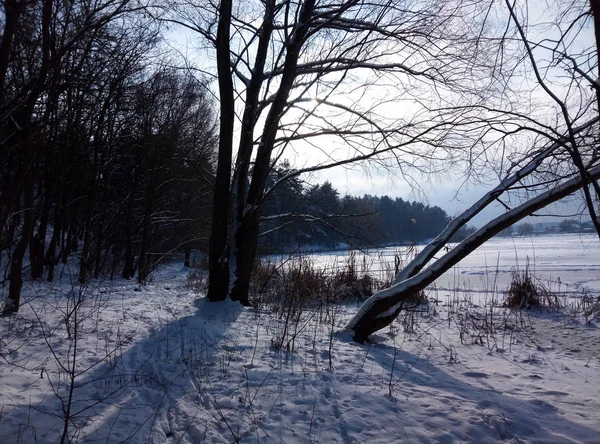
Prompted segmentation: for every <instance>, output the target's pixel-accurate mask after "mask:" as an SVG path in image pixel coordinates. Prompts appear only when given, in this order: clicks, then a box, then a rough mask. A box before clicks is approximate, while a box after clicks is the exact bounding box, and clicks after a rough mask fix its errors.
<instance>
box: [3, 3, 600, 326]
mask: <svg viewBox="0 0 600 444" xmlns="http://www.w3.org/2000/svg"><path fill="white" fill-rule="evenodd" d="M597 7H598V5H597V4H596V2H595V1H591V2H590V3H589V5H588V3H587V2H580V3H578V6H577V8H573V9H569V10H564V8H562V7H561V6H560V5H555V6H553V7H548V8H547V9H546V11H545V13H547V14H548V15H549V16H555V21H554V23H555V25H553V26H554V28H553V32H554V33H556V34H557V35H560V36H561V37H560V38H559V39H558V40H557V43H556V44H557V45H558V46H560V47H561V48H562V49H561V50H560V51H558V50H555V49H552V47H551V46H548V44H547V42H546V41H545V40H544V37H543V35H544V32H545V29H544V26H545V23H546V22H544V21H542V22H538V21H536V20H534V19H533V18H529V17H528V16H527V14H526V9H524V6H522V5H514V4H511V3H510V2H506V4H496V3H495V2H489V3H488V2H474V3H472V4H471V3H469V4H463V3H462V2H456V3H455V2H454V1H450V0H449V1H447V2H439V4H436V5H435V7H433V5H430V4H429V3H427V2H419V1H414V2H408V3H407V5H406V7H403V6H402V5H397V4H388V3H386V2H375V3H373V4H371V3H364V2H361V1H358V0H349V1H348V2H345V1H344V2H341V3H337V2H328V1H323V2H322V1H316V0H306V1H303V2H300V3H294V2H287V1H283V2H277V1H276V0H267V1H266V2H264V3H261V2H256V3H251V4H248V5H245V6H244V7H242V6H241V5H238V4H237V3H234V2H233V0H222V1H221V2H220V3H219V4H213V3H210V2H206V3H205V2H202V1H191V2H185V3H181V2H177V1H169V0H165V1H162V2H156V3H153V2H145V1H140V0H103V1H88V0H81V1H74V2H52V1H44V2H29V1H23V0H6V1H5V2H4V4H3V10H2V12H3V16H2V25H3V27H2V40H1V42H0V97H1V105H0V136H1V137H0V145H1V146H2V151H1V158H0V168H1V171H2V173H1V178H0V180H1V182H2V187H1V194H0V230H1V236H2V237H1V242H0V249H1V253H2V255H1V261H2V262H1V263H0V266H1V269H2V271H3V283H4V284H5V286H6V285H8V292H7V296H6V299H5V304H4V309H3V312H4V313H5V314H10V313H14V312H16V311H18V309H19V305H20V292H21V288H22V286H23V280H24V276H25V275H27V276H28V279H29V278H31V279H38V278H41V277H45V278H47V279H48V280H53V279H54V274H55V268H56V265H57V264H59V263H63V264H67V263H69V258H70V257H72V258H73V259H74V260H75V262H73V264H75V263H76V267H77V268H78V270H77V276H78V281H79V282H81V283H85V282H87V281H88V280H89V279H92V278H97V277H100V276H109V277H114V276H122V277H124V278H126V279H130V278H134V277H135V278H136V279H137V281H139V282H140V283H144V282H147V281H148V279H149V277H150V275H151V272H152V270H153V269H154V268H155V267H156V265H157V264H159V263H160V261H161V259H163V258H164V257H167V256H168V255H170V254H172V253H175V252H182V251H183V252H189V251H190V250H192V249H200V250H204V251H206V252H207V256H208V290H207V298H208V299H209V300H210V301H221V300H224V299H231V300H234V301H240V302H241V303H242V304H243V305H247V304H248V291H249V285H250V279H251V276H252V272H253V269H254V267H255V264H256V258H257V255H258V254H260V253H262V252H275V251H290V250H292V251H293V250H294V249H297V248H302V247H304V246H321V247H326V248H334V247H337V246H341V245H355V246H361V247H363V246H376V245H389V244H394V243H411V242H420V241H425V240H432V242H431V243H430V244H429V245H428V246H427V248H425V249H424V250H423V252H422V254H421V255H420V256H419V257H418V258H415V261H414V262H413V263H411V264H410V265H409V266H407V267H406V268H405V269H404V270H403V271H402V272H401V273H399V274H398V276H397V277H396V280H395V284H398V283H400V282H402V281H407V282H408V280H410V282H412V283H411V284H408V283H406V285H407V286H408V287H407V289H405V290H400V288H404V287H398V286H396V285H394V288H393V290H392V289H390V292H391V293H388V292H385V291H384V292H383V293H382V294H381V295H379V296H377V295H376V296H377V297H376V298H375V299H373V300H372V301H371V302H370V303H369V304H367V305H366V306H365V309H364V311H361V312H360V316H362V317H363V319H362V321H361V322H360V323H358V324H356V323H355V322H353V323H352V324H351V325H352V328H353V329H354V330H355V331H357V337H364V336H366V335H367V334H368V332H370V331H372V330H373V329H377V328H380V327H381V325H383V324H385V323H386V322H388V321H391V320H393V319H394V318H395V316H396V315H397V314H398V313H399V311H400V310H401V308H402V303H401V300H402V299H403V298H404V297H408V296H409V293H411V292H414V291H417V292H418V291H420V288H421V287H423V286H426V285H427V284H428V283H431V282H432V281H433V280H435V276H437V275H439V273H443V272H444V270H446V269H447V267H451V266H452V265H453V264H455V263H456V262H457V261H460V260H461V258H464V257H465V256H467V255H468V254H470V253H471V252H472V251H473V250H474V249H476V248H477V247H478V246H479V245H481V244H482V243H484V242H485V241H486V240H488V239H490V238H491V237H493V236H494V235H496V234H498V233H500V232H502V231H503V230H505V229H506V228H508V227H510V226H511V225H513V224H515V223H517V222H519V221H520V220H521V219H523V218H524V217H526V216H528V215H530V214H532V213H535V212H536V211H538V210H540V209H542V208H544V207H546V206H548V205H550V204H552V203H554V202H556V201H558V200H560V199H562V198H565V197H567V196H570V195H572V194H573V193H576V192H577V193H580V194H579V196H580V197H579V198H580V201H581V202H582V203H583V204H582V208H583V209H582V211H585V212H586V213H587V214H588V215H589V219H590V221H591V223H592V227H593V229H594V230H595V231H596V232H597V233H600V220H599V217H598V209H597V201H598V196H600V185H599V184H598V177H600V165H599V164H598V162H599V156H598V151H597V148H596V145H595V142H594V141H595V140H596V139H597V129H598V119H599V118H598V112H597V106H598V104H599V103H600V86H599V85H598V83H597V81H596V80H594V79H596V78H597V77H598V75H597V74H598V63H597V58H596V56H595V54H596V53H597V47H598V46H599V44H596V43H598V42H600V40H596V43H594V41H593V40H592V39H590V38H589V37H590V36H591V35H592V34H593V33H594V32H595V35H596V36H598V35H600V31H599V30H600V21H598V17H597V16H598V14H595V12H594V11H596V9H597ZM577 11H583V12H582V13H581V14H577V13H576V12H577ZM492 24H493V25H494V26H490V25H492ZM496 25H498V26H496ZM257 26H258V27H257ZM528 27H529V28H528ZM502 29H503V31H502ZM527 29H530V30H531V33H530V34H528V33H527ZM177 32H178V33H180V34H179V36H180V37H181V33H184V34H185V36H186V38H189V39H192V41H194V42H196V44H197V46H195V48H196V50H197V51H198V54H197V55H196V56H195V57H186V54H185V53H184V52H182V51H181V50H180V49H179V48H178V47H177V46H176V44H175V43H174V40H173V38H174V37H173V36H174V34H173V33H177ZM175 40H177V39H176V38H175ZM584 42H585V43H584ZM582 48H584V49H582ZM532 91H534V92H535V93H534V94H533V95H532ZM308 149H310V150H311V151H310V152H311V155H310V156H307V157H306V158H305V154H304V155H303V154H302V153H307V152H309V151H307V150H308ZM308 161H312V163H310V162H308ZM354 165H367V166H365V168H367V167H368V165H372V166H375V167H376V168H379V170H381V169H383V170H384V171H387V172H389V174H393V175H397V176H399V177H401V179H402V180H403V181H405V182H406V183H407V184H409V185H410V186H411V187H413V189H416V190H420V189H422V188H421V182H422V181H427V180H431V178H432V177H441V178H446V179H453V180H454V179H458V180H461V181H463V183H464V184H467V183H470V184H473V185H478V184H479V185H484V188H482V190H491V191H488V192H485V193H482V197H481V198H480V199H479V200H478V201H476V202H475V203H473V204H472V206H471V207H470V208H468V209H467V210H465V211H464V212H463V213H462V214H460V215H457V216H455V215H453V218H452V219H449V218H448V216H447V215H446V214H445V213H444V212H443V211H442V210H441V209H440V208H437V207H432V208H430V207H427V206H425V205H423V204H420V203H415V202H406V201H404V200H402V199H390V198H389V197H387V196H383V197H374V196H369V195H365V196H362V197H352V196H340V195H339V193H338V192H337V191H336V190H335V189H334V188H333V187H332V185H331V184H330V183H329V182H324V183H322V184H310V183H304V182H303V179H302V178H303V177H304V178H306V177H310V175H311V173H315V172H323V171H327V170H328V169H330V168H340V167H350V166H354ZM492 203H494V204H499V205H501V206H503V207H504V209H505V214H504V215H502V216H500V217H498V218H496V219H494V220H492V221H491V222H489V223H488V224H486V225H485V226H484V227H481V228H480V229H479V230H473V229H470V228H468V225H467V224H468V223H469V222H470V221H471V219H472V218H473V217H474V216H475V215H477V214H478V213H479V212H481V211H482V210H483V209H484V208H486V207H487V206H489V205H491V204H492ZM433 238H435V239H434V240H433ZM457 240H460V241H461V243H460V245H459V247H458V248H457V249H456V250H455V251H454V252H452V253H450V254H448V255H446V256H444V257H441V258H439V259H440V260H439V261H438V262H437V263H436V265H435V266H432V267H430V269H429V270H428V271H427V272H426V273H425V271H424V270H423V267H424V265H425V264H426V263H428V262H429V261H430V260H431V259H432V258H434V257H435V254H436V253H437V252H439V251H440V250H441V249H442V248H444V246H445V245H446V244H447V243H448V242H450V241H457ZM447 253H448V251H447ZM421 271H423V272H424V273H425V274H420V272H421ZM413 278H414V280H411V279H413ZM413 285H416V287H415V286H413ZM388 294H389V295H390V297H387V296H386V295H388ZM381 299H384V300H385V302H384V303H382V302H381ZM373 304H375V305H377V306H378V308H377V310H375V311H379V312H380V313H379V314H376V313H374V312H370V314H368V315H367V314H366V312H369V310H370V309H373ZM390 310H391V311H390ZM383 314H385V316H383ZM360 316H359V317H360ZM381 316H383V317H384V318H385V322H383V321H382V322H381V323H379V321H377V322H375V321H373V319H380V320H381V318H380V317H381ZM357 321H358V318H357ZM363 321H364V323H366V324H365V327H364V331H361V332H360V334H358V331H359V330H362V329H363V327H359V326H361V325H363ZM368 324H371V325H368Z"/></svg>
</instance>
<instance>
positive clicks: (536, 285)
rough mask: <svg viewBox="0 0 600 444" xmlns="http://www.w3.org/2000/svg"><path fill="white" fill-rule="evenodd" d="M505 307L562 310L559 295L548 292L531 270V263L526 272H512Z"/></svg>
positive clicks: (515, 270)
mask: <svg viewBox="0 0 600 444" xmlns="http://www.w3.org/2000/svg"><path fill="white" fill-rule="evenodd" d="M504 306H505V307H507V308H511V309H518V310H523V309H527V310H529V309H532V308H546V309H552V310H557V309H559V308H560V303H559V298H558V295H557V294H556V293H554V292H551V291H550V290H548V288H547V287H545V286H544V285H543V284H542V283H541V282H539V281H538V280H537V279H536V278H535V277H534V276H533V275H532V274H531V272H530V270H529V262H527V265H526V266H525V270H524V271H519V270H517V269H513V270H512V279H511V282H510V286H509V288H508V290H507V291H506V297H505V300H504Z"/></svg>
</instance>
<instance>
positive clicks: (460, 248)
mask: <svg viewBox="0 0 600 444" xmlns="http://www.w3.org/2000/svg"><path fill="white" fill-rule="evenodd" d="M589 176H590V177H591V178H593V179H598V178H600V166H596V167H594V168H591V169H590V170H589ZM583 185H584V182H583V181H582V179H581V177H580V176H576V177H574V178H572V179H570V180H568V181H566V182H563V183H562V184H560V185H558V186H557V187H555V188H554V189H552V190H550V191H547V192H545V193H542V194H540V195H538V196H536V197H534V198H532V199H530V200H528V201H526V202H525V203H523V204H521V205H520V206H518V207H516V208H514V209H512V210H510V211H508V212H506V213H505V214H503V215H502V216H499V217H497V218H496V219H494V220H492V221H490V222H489V223H487V224H486V225H484V226H483V227H482V228H480V229H479V230H477V231H476V232H475V233H473V234H472V235H471V236H469V237H467V238H466V239H465V240H464V241H462V242H461V243H460V244H459V245H457V246H456V247H455V248H454V249H453V250H452V251H450V252H449V253H447V254H445V255H444V256H443V257H441V258H440V259H439V260H437V261H436V262H434V263H433V264H432V265H430V266H429V267H427V268H426V269H425V270H423V271H421V272H419V273H418V274H416V275H414V276H412V277H409V278H406V279H403V280H400V281H398V280H399V278H400V279H401V278H402V276H405V275H406V274H407V272H401V273H399V275H398V277H397V278H396V280H395V281H394V284H393V285H392V286H391V287H389V288H386V289H384V290H382V291H380V292H378V293H376V294H374V295H373V296H371V297H370V298H369V299H367V300H366V301H365V303H364V304H363V305H362V307H361V308H360V310H359V311H358V313H357V314H356V315H355V316H354V317H353V318H352V320H351V321H350V323H349V324H348V328H349V329H351V330H353V331H354V339H355V340H357V341H360V342H362V341H364V340H365V339H367V337H368V336H369V335H370V334H372V333H374V332H376V331H378V330H381V329H382V328H384V327H386V326H388V325H389V324H391V323H392V322H393V321H394V319H396V317H397V316H398V314H399V313H400V311H401V310H402V307H403V305H404V304H405V303H406V302H407V301H410V300H411V297H412V296H413V295H415V294H416V293H417V292H419V291H421V290H423V289H424V288H425V287H426V286H427V285H429V284H431V283H433V282H434V281H435V280H436V279H437V278H438V277H440V276H441V275H442V274H443V273H445V272H446V271H448V270H449V269H450V268H451V267H453V266H454V265H456V264H457V263H458V262H459V261H461V260H462V259H463V258H465V257H466V256H468V255H469V254H470V253H472V252H473V251H474V250H475V249H476V248H478V247H479V246H481V245H482V244H483V243H484V242H486V241H487V240H489V239H490V238H492V237H493V236H495V235H496V234H498V233H499V232H501V231H502V230H504V229H505V228H507V227H509V226H511V225H513V224H515V223H516V222H518V221H519V220H521V219H523V218H524V217H526V216H528V215H530V214H532V213H533V212H535V211H537V210H539V209H541V208H544V207H546V206H548V205H550V204H552V203H554V202H556V201H558V200H560V199H562V198H564V197H566V196H568V195H570V194H572V193H574V192H575V191H577V190H578V189H580V188H581V187H582V186H583ZM476 205H477V204H476ZM470 210H471V209H469V210H467V211H466V213H469V211H470ZM434 242H435V241H434ZM426 250H427V249H426ZM420 256H421V255H419V256H417V258H416V259H415V260H417V261H422V260H423V259H422V257H420ZM417 265H418V266H420V268H422V267H423V264H421V263H418V264H417ZM407 268H408V269H409V270H414V269H415V267H414V266H412V265H411V264H409V265H408V266H407ZM408 274H409V275H410V272H408Z"/></svg>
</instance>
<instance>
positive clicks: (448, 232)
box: [394, 118, 600, 284]
mask: <svg viewBox="0 0 600 444" xmlns="http://www.w3.org/2000/svg"><path fill="white" fill-rule="evenodd" d="M599 120H600V118H595V119H591V120H589V121H588V122H586V123H584V124H583V125H581V126H579V127H578V128H574V129H573V132H574V134H579V133H581V132H583V131H585V130H588V129H589V128H590V127H592V126H594V125H596V124H597V123H598V121H599ZM565 142H566V140H565V139H560V140H557V141H555V142H554V143H552V144H550V145H549V146H548V147H547V148H546V149H544V150H542V151H541V152H540V153H539V154H538V155H537V156H535V157H534V158H533V159H531V160H530V161H529V162H527V164H526V165H525V166H523V167H522V168H520V169H519V170H518V171H516V172H514V173H512V174H510V175H508V176H506V177H505V178H504V179H503V180H502V181H501V182H500V183H499V184H498V185H497V186H496V187H495V188H494V189H493V190H491V191H489V192H488V193H486V194H485V195H484V196H483V197H482V198H481V199H479V200H478V201H477V202H476V203H475V204H473V205H472V206H471V207H470V208H468V209H467V210H466V211H464V212H463V213H462V214H460V215H459V216H457V217H455V218H454V219H452V221H451V222H450V223H449V224H448V226H447V227H446V228H445V229H444V231H442V232H441V233H440V234H439V235H438V236H437V237H436V238H435V239H434V240H432V241H431V242H430V243H429V244H428V245H427V246H426V247H425V248H424V249H423V250H421V252H420V253H419V254H418V255H417V256H416V257H415V258H414V259H413V260H412V261H411V262H410V263H409V264H408V265H407V266H406V267H405V268H404V269H403V270H402V271H401V272H400V273H398V275H397V276H396V278H395V279H394V284H398V283H400V282H402V281H405V280H406V279H408V278H410V277H412V276H414V275H415V274H417V273H418V272H419V271H421V269H422V268H423V267H424V266H425V265H426V264H427V263H428V262H429V261H430V260H431V259H433V257H434V255H435V254H437V253H438V252H439V251H440V250H441V249H442V248H443V247H444V245H446V244H447V243H448V242H449V241H450V239H451V238H452V236H453V235H454V234H455V233H456V232H458V230H459V229H460V228H461V227H463V226H464V225H466V224H467V223H468V222H469V221H470V220H471V219H473V217H475V216H476V215H477V214H479V213H480V212H481V211H482V210H483V209H484V208H486V207H487V206H488V205H489V204H491V203H492V202H494V201H495V200H496V199H497V198H498V197H499V196H500V195H501V194H502V193H504V192H505V191H507V190H508V189H509V188H510V187H512V186H514V185H515V184H517V183H518V182H519V181H521V180H522V179H524V178H525V177H527V176H528V175H530V174H531V173H533V172H534V171H535V170H536V169H537V168H538V167H539V166H540V165H541V164H542V162H544V160H546V159H547V158H548V157H549V156H550V155H551V154H552V153H553V152H554V151H556V150H557V149H558V148H560V147H561V146H563V145H564V144H565Z"/></svg>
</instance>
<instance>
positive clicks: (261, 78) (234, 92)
mask: <svg viewBox="0 0 600 444" xmlns="http://www.w3.org/2000/svg"><path fill="white" fill-rule="evenodd" d="M171 14H172V15H171V16H170V17H169V18H168V19H167V20H169V21H171V22H174V23H177V24H180V25H182V26H184V27H186V28H187V29H189V30H192V31H195V32H197V33H199V34H200V35H202V37H203V38H204V39H205V40H206V41H207V42H209V44H210V45H211V46H212V48H214V50H215V54H216V55H215V57H216V65H217V69H216V74H215V76H216V78H217V80H218V87H219V94H220V111H221V128H220V147H219V163H218V168H217V177H216V189H215V195H214V205H213V207H214V214H213V226H212V235H211V246H210V252H209V257H210V264H209V267H210V275H209V276H210V277H209V291H208V298H209V299H210V300H222V299H224V298H226V297H227V296H228V295H229V296H230V297H231V298H232V299H234V300H240V301H241V302H242V303H244V304H246V303H248V284H249V279H250V273H251V271H252V266H253V263H254V257H255V254H256V246H257V239H258V235H259V223H260V212H261V206H262V204H263V202H264V199H265V197H266V196H267V195H268V194H269V191H270V189H266V185H267V177H268V175H269V172H270V171H271V170H272V168H273V166H274V165H275V164H276V163H277V162H278V161H279V160H280V159H282V158H283V157H282V156H283V155H284V153H287V152H290V151H293V150H295V149H297V147H301V148H302V149H303V150H305V151H309V150H310V151H312V152H313V153H314V156H312V155H311V157H312V158H311V159H310V160H311V161H313V160H314V161H313V162H309V161H306V162H305V163H302V164H300V165H295V166H294V173H291V174H290V175H288V176H286V177H283V178H281V180H280V181H279V182H278V183H281V182H283V181H285V180H288V179H289V178H290V177H292V176H294V175H299V174H302V173H306V172H314V171H319V170H323V169H326V168H331V167H334V166H341V165H347V164H350V163H353V162H359V161H363V160H367V159H376V161H377V162H379V163H380V164H382V165H388V166H389V165H390V164H392V163H393V164H394V166H395V167H396V168H399V169H400V170H401V171H402V173H403V174H404V175H405V177H407V178H410V177H411V174H416V173H417V172H425V171H427V172H432V171H434V170H441V169H443V168H448V164H452V163H453V162H454V161H455V160H456V159H458V158H460V157H462V156H464V155H468V150H467V148H468V147H470V146H471V141H469V140H466V139H465V143H462V142H460V141H459V140H458V139H457V138H454V137H452V131H453V129H454V128H456V127H457V126H460V125H463V124H464V122H463V121H462V118H461V116H460V115H459V114H460V113H456V114H455V115H454V116H453V117H452V118H451V119H447V118H445V116H444V119H441V118H440V117H441V115H440V114H436V115H434V114H432V113H431V112H430V111H431V110H432V109H433V108H434V106H433V105H434V104H436V105H437V108H439V106H440V105H441V103H443V102H444V101H445V100H448V97H449V96H453V97H454V99H455V100H456V101H457V102H461V101H464V97H466V96H478V97H479V99H480V100H482V98H483V97H484V96H485V95H486V92H485V90H486V88H487V86H484V85H479V86H478V85H474V84H473V82H472V81H469V80H466V79H468V78H470V79H472V78H473V76H485V77H486V78H487V77H489V76H490V75H491V74H493V73H491V72H490V67H489V66H488V64H486V63H485V62H484V61H483V60H484V59H486V57H487V56H488V55H487V54H486V53H487V52H489V48H486V47H484V45H481V44H480V43H479V41H478V39H477V36H478V35H479V34H480V32H481V26H482V25H483V23H482V21H484V20H482V17H485V7H483V9H482V8H481V7H480V6H479V5H478V4H477V3H475V4H468V5H467V4H465V3H463V2H460V1H458V2H455V1H442V2H421V1H416V0H415V1H407V2H400V3H398V2H391V1H386V0H382V1H379V0H377V1H375V2H364V1H360V0H349V1H340V2H337V1H320V2H319V1H315V0H306V1H303V2H298V3H294V2H290V1H282V2H276V1H275V0H267V1H266V2H254V1H252V2H239V3H235V4H234V3H233V2H232V1H230V0H224V1H222V2H220V4H219V7H218V8H216V7H212V6H211V5H207V4H204V3H197V4H196V3H193V2H188V3H187V4H186V5H184V6H182V5H181V4H179V3H177V4H173V5H172V6H171ZM442 96H443V97H444V98H443V99H442ZM234 140H235V141H236V142H237V143H238V144H237V149H236V150H235V152H234V149H233V142H234ZM234 154H235V155H236V156H235V164H234V163H233V159H234ZM251 165H252V170H250V166H251ZM444 165H445V166H444ZM250 171H252V173H251V175H250ZM274 186H277V183H276V184H275V185H274Z"/></svg>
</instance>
